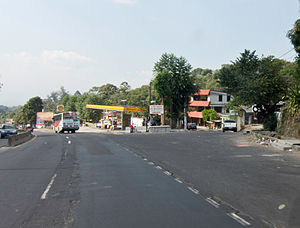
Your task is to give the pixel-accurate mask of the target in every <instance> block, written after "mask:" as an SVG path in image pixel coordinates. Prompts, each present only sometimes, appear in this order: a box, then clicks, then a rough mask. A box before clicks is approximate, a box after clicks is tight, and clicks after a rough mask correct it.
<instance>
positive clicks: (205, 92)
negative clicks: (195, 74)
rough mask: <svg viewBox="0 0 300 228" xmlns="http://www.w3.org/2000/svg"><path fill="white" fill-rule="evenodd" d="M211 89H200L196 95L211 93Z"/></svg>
mask: <svg viewBox="0 0 300 228" xmlns="http://www.w3.org/2000/svg"><path fill="white" fill-rule="evenodd" d="M209 94H210V89H200V90H199V91H198V92H197V93H195V95H209Z"/></svg>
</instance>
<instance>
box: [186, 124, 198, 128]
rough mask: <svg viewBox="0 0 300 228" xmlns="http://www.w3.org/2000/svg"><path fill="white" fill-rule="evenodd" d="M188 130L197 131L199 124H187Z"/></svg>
mask: <svg viewBox="0 0 300 228" xmlns="http://www.w3.org/2000/svg"><path fill="white" fill-rule="evenodd" d="M187 129H188V130H195V129H197V124H195V123H188V124H187Z"/></svg>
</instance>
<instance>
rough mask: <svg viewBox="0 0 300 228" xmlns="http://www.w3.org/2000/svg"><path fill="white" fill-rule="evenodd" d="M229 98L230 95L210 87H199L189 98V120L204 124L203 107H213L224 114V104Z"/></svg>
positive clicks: (220, 113)
mask: <svg viewBox="0 0 300 228" xmlns="http://www.w3.org/2000/svg"><path fill="white" fill-rule="evenodd" d="M230 100H231V95H229V94H227V93H224V92H218V91H213V90H210V89H200V90H199V91H198V92H197V93H195V94H194V95H193V96H191V98H190V103H189V111H188V116H189V117H190V118H191V120H192V121H191V122H194V123H197V124H199V125H202V124H204V123H203V120H202V118H203V117H202V111H203V110H205V109H214V110H216V112H217V113H218V114H219V115H220V116H221V115H222V114H226V113H227V110H226V108H225V105H226V104H227V103H228V102H229V101H230Z"/></svg>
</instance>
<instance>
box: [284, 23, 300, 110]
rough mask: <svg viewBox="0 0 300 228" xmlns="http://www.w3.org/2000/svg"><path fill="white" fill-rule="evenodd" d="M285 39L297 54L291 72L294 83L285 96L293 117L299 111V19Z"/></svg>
mask: <svg viewBox="0 0 300 228" xmlns="http://www.w3.org/2000/svg"><path fill="white" fill-rule="evenodd" d="M287 37H288V38H289V39H290V41H291V43H292V44H293V45H294V49H295V51H296V52H297V54H298V56H297V58H296V67H295V69H293V70H294V71H293V72H292V76H293V82H294V83H293V85H292V86H291V87H290V89H289V91H288V94H287V95H286V99H287V101H288V102H287V107H288V110H289V112H290V114H291V115H294V114H295V113H296V112H298V110H299V109H300V19H298V20H297V21H296V22H295V24H294V28H293V29H291V30H289V32H288V34H287Z"/></svg>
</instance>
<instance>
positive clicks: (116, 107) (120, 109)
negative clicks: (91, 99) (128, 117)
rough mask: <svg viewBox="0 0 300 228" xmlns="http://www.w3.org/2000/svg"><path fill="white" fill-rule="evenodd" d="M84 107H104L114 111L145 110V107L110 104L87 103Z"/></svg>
mask: <svg viewBox="0 0 300 228" xmlns="http://www.w3.org/2000/svg"><path fill="white" fill-rule="evenodd" d="M85 107H86V108H91V109H104V110H114V111H132V112H141V111H146V109H143V108H138V107H123V106H110V105H91V104H87V105H86V106H85Z"/></svg>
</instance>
